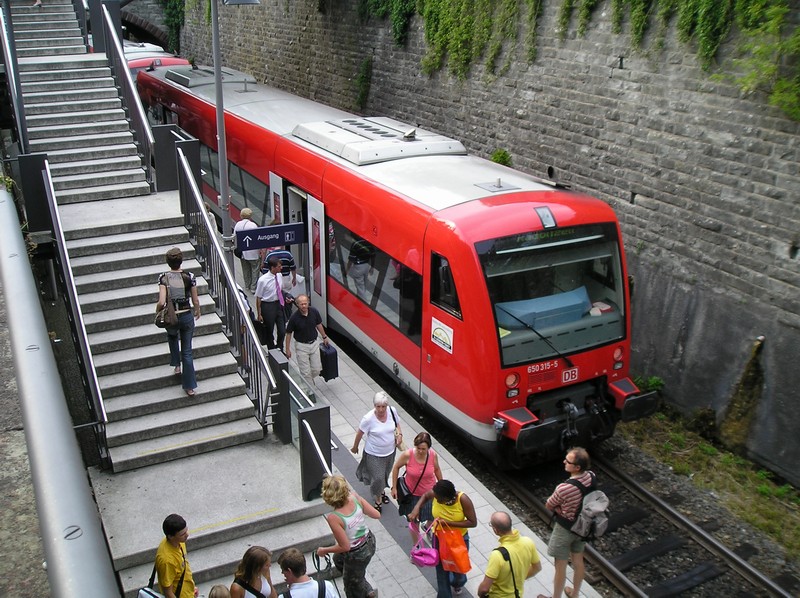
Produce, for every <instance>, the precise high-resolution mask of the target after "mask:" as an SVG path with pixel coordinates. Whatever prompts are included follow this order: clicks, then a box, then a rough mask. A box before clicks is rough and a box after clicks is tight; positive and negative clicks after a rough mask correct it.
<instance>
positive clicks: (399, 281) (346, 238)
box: [328, 221, 422, 344]
mask: <svg viewBox="0 0 800 598" xmlns="http://www.w3.org/2000/svg"><path fill="white" fill-rule="evenodd" d="M329 232H330V234H329V248H330V252H329V254H328V275H329V276H331V278H333V279H334V280H336V281H338V282H339V283H340V284H341V285H342V286H343V287H345V288H346V289H347V290H348V291H350V292H351V293H352V294H353V295H355V296H356V297H358V298H359V299H361V300H362V301H363V302H364V303H366V304H367V305H368V306H369V307H370V308H371V309H372V310H373V311H374V312H376V313H378V314H379V315H380V316H382V317H383V318H384V319H385V320H386V321H388V322H389V323H390V324H392V326H394V327H395V328H397V329H398V330H400V331H401V332H402V333H403V334H405V335H406V336H407V337H408V338H410V339H411V340H412V341H414V342H415V343H416V344H420V342H421V336H420V333H421V324H422V277H421V276H420V275H419V274H417V273H416V272H414V271H413V270H412V269H411V268H408V267H406V266H404V265H403V264H402V263H401V262H400V261H399V260H396V259H394V258H392V257H391V256H390V255H389V254H388V253H386V252H384V251H381V250H380V249H379V248H378V247H375V246H374V245H373V244H372V243H370V242H369V241H367V240H365V239H363V238H361V237H359V236H358V235H356V234H354V233H353V232H352V231H350V230H349V229H347V228H346V227H344V226H342V225H341V224H339V223H338V222H335V221H330V225H329Z"/></svg>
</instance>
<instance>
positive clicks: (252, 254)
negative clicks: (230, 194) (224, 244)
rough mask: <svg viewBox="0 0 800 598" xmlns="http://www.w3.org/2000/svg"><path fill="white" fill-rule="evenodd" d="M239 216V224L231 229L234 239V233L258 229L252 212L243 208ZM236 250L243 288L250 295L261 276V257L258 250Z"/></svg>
mask: <svg viewBox="0 0 800 598" xmlns="http://www.w3.org/2000/svg"><path fill="white" fill-rule="evenodd" d="M239 214H240V216H241V217H242V219H241V220H239V222H237V223H236V225H235V226H234V227H233V238H234V239H235V238H236V233H238V232H240V231H244V230H250V229H253V228H258V225H257V224H256V223H255V222H253V210H251V209H250V208H244V209H243V210H242V211H241V212H239ZM236 249H237V253H239V252H240V253H241V255H240V256H239V261H240V262H241V264H242V278H243V279H244V288H246V289H247V290H248V291H250V292H251V293H252V292H254V291H255V290H256V283H257V282H258V277H259V276H260V275H261V272H260V270H261V256H260V254H259V251H258V249H248V250H244V249H242V248H240V247H237V248H236Z"/></svg>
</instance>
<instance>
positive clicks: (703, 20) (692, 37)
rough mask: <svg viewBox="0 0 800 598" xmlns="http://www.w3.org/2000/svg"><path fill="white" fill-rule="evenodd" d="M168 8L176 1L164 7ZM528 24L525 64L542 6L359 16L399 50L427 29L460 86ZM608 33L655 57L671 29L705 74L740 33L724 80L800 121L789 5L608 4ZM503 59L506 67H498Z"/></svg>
mask: <svg viewBox="0 0 800 598" xmlns="http://www.w3.org/2000/svg"><path fill="white" fill-rule="evenodd" d="M167 1H168V2H172V1H175V0H167ZM523 2H524V8H525V10H524V19H525V24H526V36H525V40H524V43H525V56H526V58H527V59H528V60H529V61H530V62H533V61H534V60H536V55H537V53H536V44H537V35H536V30H537V26H538V20H539V17H540V15H541V10H542V0H360V5H359V13H360V14H361V17H362V19H364V20H366V18H368V17H369V16H370V15H372V16H376V17H378V18H387V17H388V18H390V19H391V23H392V36H393V38H394V40H395V42H396V43H397V44H399V45H402V44H404V43H405V41H406V38H407V34H408V28H409V26H410V23H411V18H412V17H413V16H414V14H415V12H416V13H418V14H420V15H421V16H422V18H423V20H424V22H425V41H426V42H427V45H428V52H427V54H426V55H425V56H424V57H423V59H422V70H423V72H425V73H427V74H432V73H434V72H436V71H438V70H441V69H442V68H444V66H445V64H446V65H447V68H448V69H449V70H450V72H451V73H452V74H453V75H454V76H455V77H457V78H458V79H466V78H467V77H468V76H469V73H470V68H471V66H472V64H474V63H476V62H477V61H478V60H480V59H483V62H484V65H485V67H486V70H487V72H488V73H490V74H493V75H494V74H503V73H504V72H505V71H506V70H507V69H508V67H509V66H510V64H511V61H512V60H513V50H514V49H515V47H516V43H517V31H518V25H519V19H520V14H521V13H523V9H522V5H523ZM610 2H611V15H610V18H611V30H612V32H614V33H617V34H621V33H623V29H624V24H625V21H626V19H627V21H628V24H629V28H630V37H631V46H632V47H633V48H634V49H635V50H641V49H642V46H643V44H644V40H645V36H646V34H647V33H648V31H650V29H651V21H652V24H654V25H655V30H654V32H653V35H652V47H653V48H655V49H660V48H662V47H663V42H664V39H665V37H666V34H667V31H668V28H669V26H670V24H671V23H672V22H673V21H676V28H677V32H678V38H679V40H680V41H681V42H683V43H686V44H695V45H696V46H697V56H698V59H699V61H700V64H701V65H702V66H703V68H704V69H707V70H708V69H711V67H712V66H714V64H715V60H716V57H717V52H718V50H719V48H720V46H721V45H722V44H723V43H725V42H726V41H727V40H728V38H729V34H730V32H731V29H732V28H733V26H734V25H735V26H736V27H737V28H738V31H739V33H740V38H739V39H740V40H743V41H741V42H740V44H739V47H738V50H739V52H740V55H741V56H740V58H737V59H736V60H734V61H733V66H734V67H735V68H736V69H737V70H738V71H739V74H738V75H736V76H733V75H731V76H730V77H729V78H730V79H731V80H732V81H734V82H735V83H736V84H737V85H738V86H739V88H740V89H741V90H742V91H743V92H745V93H750V92H753V91H763V92H765V93H766V94H767V95H768V96H769V101H770V103H771V104H773V105H775V106H778V107H780V108H781V109H782V110H783V111H784V112H785V113H786V114H787V115H788V116H790V117H791V118H793V119H796V120H800V28H798V27H797V26H795V27H794V28H792V26H791V25H790V21H789V18H788V13H789V10H790V9H789V6H788V5H789V2H790V0H610ZM599 3H600V2H599V0H561V4H560V6H559V13H558V19H557V35H558V36H559V38H560V39H562V40H563V39H566V36H567V35H568V33H569V30H570V27H571V25H572V21H573V19H574V18H575V15H576V14H577V26H576V33H577V35H578V36H579V37H582V36H584V35H585V34H586V32H587V30H588V28H589V24H590V23H591V21H592V19H593V18H595V15H596V14H597V12H596V10H595V9H596V8H597V6H598V4H599ZM504 51H505V52H506V60H505V62H504V63H503V65H502V66H500V67H498V62H499V59H500V57H501V55H502V54H503V52H504Z"/></svg>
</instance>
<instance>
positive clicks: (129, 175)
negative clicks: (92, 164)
mask: <svg viewBox="0 0 800 598" xmlns="http://www.w3.org/2000/svg"><path fill="white" fill-rule="evenodd" d="M143 181H144V182H145V184H147V182H146V180H145V172H144V168H142V167H141V166H139V167H138V168H129V169H127V170H104V171H101V172H89V173H86V172H85V173H81V174H71V175H67V176H57V177H53V188H54V189H55V190H56V191H64V190H68V189H73V190H78V191H85V190H86V188H87V187H99V186H102V185H124V184H127V183H140V182H143ZM148 189H149V186H148ZM56 195H59V194H58V193H56Z"/></svg>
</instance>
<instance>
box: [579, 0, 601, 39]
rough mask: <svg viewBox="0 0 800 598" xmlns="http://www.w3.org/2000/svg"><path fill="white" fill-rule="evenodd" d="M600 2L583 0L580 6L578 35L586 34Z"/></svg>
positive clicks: (597, 0)
mask: <svg viewBox="0 0 800 598" xmlns="http://www.w3.org/2000/svg"><path fill="white" fill-rule="evenodd" d="M598 4H599V0H583V1H582V2H581V5H580V8H578V37H583V36H584V35H586V29H587V28H588V27H589V21H591V20H592V13H593V12H594V9H595V8H596V7H597V5H598Z"/></svg>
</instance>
